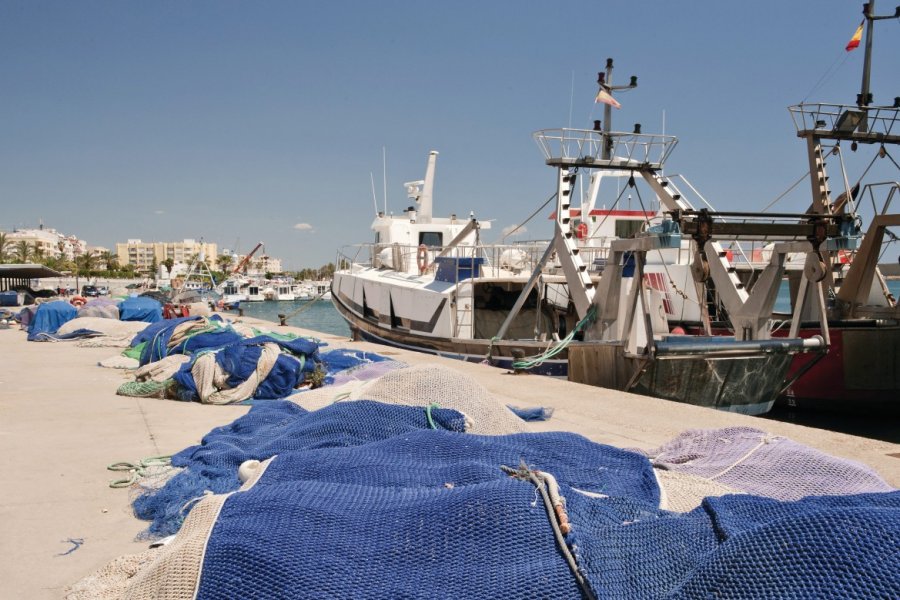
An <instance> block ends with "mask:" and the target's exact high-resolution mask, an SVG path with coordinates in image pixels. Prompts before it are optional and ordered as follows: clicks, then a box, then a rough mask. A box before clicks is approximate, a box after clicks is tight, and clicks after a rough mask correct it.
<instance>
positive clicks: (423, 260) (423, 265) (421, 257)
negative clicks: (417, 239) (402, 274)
mask: <svg viewBox="0 0 900 600" xmlns="http://www.w3.org/2000/svg"><path fill="white" fill-rule="evenodd" d="M416 266H417V267H419V275H421V274H422V273H424V272H425V270H426V269H428V246H426V245H425V244H419V249H418V250H417V251H416Z"/></svg>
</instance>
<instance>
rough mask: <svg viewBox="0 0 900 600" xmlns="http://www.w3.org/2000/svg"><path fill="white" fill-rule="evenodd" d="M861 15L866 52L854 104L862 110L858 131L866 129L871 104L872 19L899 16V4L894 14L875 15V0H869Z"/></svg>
mask: <svg viewBox="0 0 900 600" xmlns="http://www.w3.org/2000/svg"><path fill="white" fill-rule="evenodd" d="M863 16H864V17H865V22H866V54H865V59H864V60H863V74H862V87H861V89H860V93H859V95H858V96H857V97H856V105H857V106H859V107H860V108H861V109H863V111H864V115H863V120H862V122H861V123H860V127H859V131H860V132H866V131H868V124H867V122H866V116H867V115H865V112H866V111H867V110H868V107H869V105H871V104H872V93H871V92H870V91H869V82H870V79H871V74H872V36H873V34H874V33H875V29H874V27H873V25H874V21H880V20H882V19H897V18H900V6H898V7H896V8H895V9H894V14H892V15H881V16H876V15H875V0H869V2H866V3H865V4H863Z"/></svg>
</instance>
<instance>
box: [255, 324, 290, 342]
mask: <svg viewBox="0 0 900 600" xmlns="http://www.w3.org/2000/svg"><path fill="white" fill-rule="evenodd" d="M250 329H251V330H252V331H253V335H254V336H257V337H258V336H261V335H266V336H269V337H270V338H272V339H275V340H279V341H281V342H290V341H293V340H296V339H297V338H298V337H300V336H299V335H297V334H296V333H277V332H275V331H263V330H262V329H257V328H256V327H251V328H250Z"/></svg>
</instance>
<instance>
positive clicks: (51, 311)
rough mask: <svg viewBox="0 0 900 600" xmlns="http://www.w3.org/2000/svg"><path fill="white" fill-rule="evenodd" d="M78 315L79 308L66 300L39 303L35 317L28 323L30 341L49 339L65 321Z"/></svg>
mask: <svg viewBox="0 0 900 600" xmlns="http://www.w3.org/2000/svg"><path fill="white" fill-rule="evenodd" d="M77 316H78V309H76V308H75V307H74V306H72V305H71V304H69V303H68V302H66V301H65V300H56V301H54V302H44V303H43V304H41V305H39V306H38V308H37V312H35V314H34V319H32V320H31V323H29V324H28V341H29V342H33V341H36V340H41V339H42V338H44V339H49V338H47V337H46V336H48V335H49V336H52V335H53V334H55V333H56V332H57V331H59V328H60V327H62V325H63V324H64V323H67V322H68V321H71V320H72V319H74V318H75V317H77Z"/></svg>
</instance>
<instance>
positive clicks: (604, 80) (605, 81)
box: [597, 58, 640, 160]
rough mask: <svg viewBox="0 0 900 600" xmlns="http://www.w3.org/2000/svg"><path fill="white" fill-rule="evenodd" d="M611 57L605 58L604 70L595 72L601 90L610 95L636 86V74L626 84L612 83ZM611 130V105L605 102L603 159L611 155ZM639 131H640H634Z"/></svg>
mask: <svg viewBox="0 0 900 600" xmlns="http://www.w3.org/2000/svg"><path fill="white" fill-rule="evenodd" d="M612 72H613V59H611V58H607V59H606V72H605V73H604V72H603V71H601V72H599V73H597V85H599V86H600V89H601V90H604V91H605V92H606V93H607V94H609V95H610V96H612V93H613V92H614V91H616V90H630V89H633V88H636V87H637V76H636V75H632V76H631V81H630V82H629V84H628V85H612ZM610 131H612V105H611V104H609V103H607V104H606V105H605V106H604V108H603V152H602V154H601V156H600V158H601V159H603V160H609V159H610V158H611V155H612V146H613V141H612V138H611V137H610V136H609V132H610ZM636 133H640V132H636Z"/></svg>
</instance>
